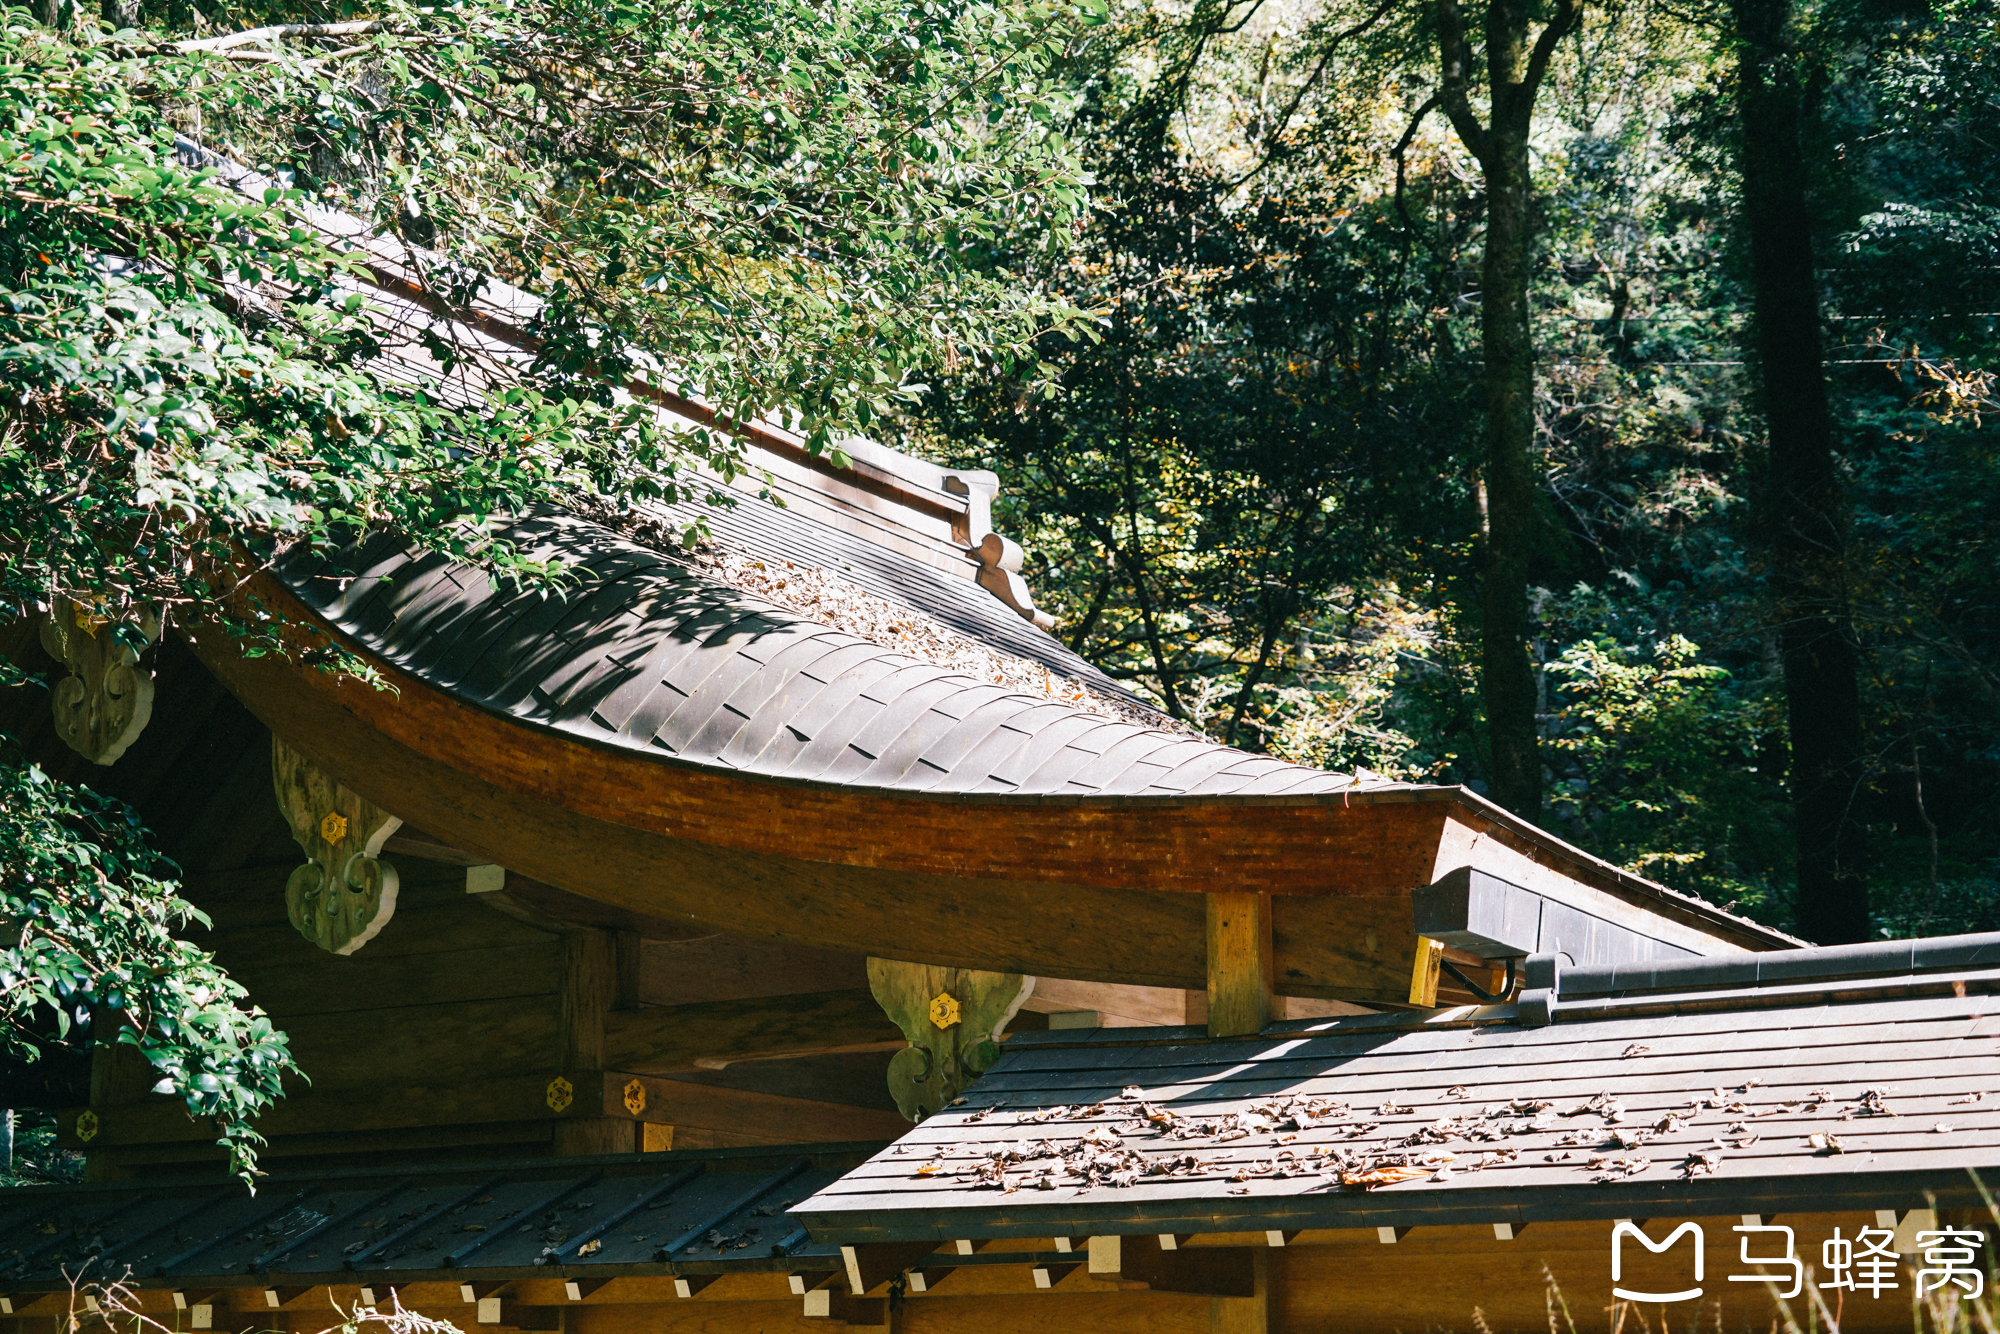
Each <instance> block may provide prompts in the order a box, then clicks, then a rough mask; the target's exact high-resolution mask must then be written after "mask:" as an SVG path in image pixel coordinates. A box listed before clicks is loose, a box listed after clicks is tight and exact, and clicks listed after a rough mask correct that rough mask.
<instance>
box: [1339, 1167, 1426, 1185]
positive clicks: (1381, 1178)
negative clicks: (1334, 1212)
mask: <svg viewBox="0 0 2000 1334" xmlns="http://www.w3.org/2000/svg"><path fill="white" fill-rule="evenodd" d="M1430 1174H1431V1169H1430V1168H1428V1167H1376V1168H1371V1169H1369V1170H1368V1171H1364V1172H1342V1173H1341V1174H1340V1184H1341V1185H1343V1186H1359V1187H1360V1188H1361V1189H1363V1190H1373V1189H1375V1188H1376V1187H1377V1186H1393V1185H1395V1184H1396V1183H1397V1182H1398V1181H1414V1180H1416V1179H1417V1178H1418V1177H1427V1176H1429V1175H1430Z"/></svg>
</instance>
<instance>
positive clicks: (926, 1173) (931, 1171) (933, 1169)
mask: <svg viewBox="0 0 2000 1334" xmlns="http://www.w3.org/2000/svg"><path fill="white" fill-rule="evenodd" d="M943 1166H944V1164H943V1163H925V1164H924V1165H923V1166H922V1167H919V1168H918V1169H917V1175H918V1176H920V1177H934V1176H936V1175H937V1174H938V1169H939V1168H940V1167H943Z"/></svg>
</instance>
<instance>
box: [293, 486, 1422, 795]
mask: <svg viewBox="0 0 2000 1334" xmlns="http://www.w3.org/2000/svg"><path fill="white" fill-rule="evenodd" d="M505 532H506V535H507V536H508V537H510V538H511V539H512V540H514V541H516V542H518V543H519V544H520V545H521V546H522V547H523V549H524V550H525V551H527V552H528V553H530V554H533V555H535V556H537V557H540V558H559V559H561V560H562V561H564V563H565V564H567V565H570V566H572V567H574V568H576V569H577V570H578V571H579V573H580V575H581V576H582V578H583V580H584V582H582V583H581V584H580V585H579V586H578V587H577V588H575V589H574V590H573V591H569V592H566V593H549V592H543V591H526V592H524V591H520V590H516V589H512V588H508V587H505V586H503V585H501V584H499V583H498V582H496V581H495V580H493V579H491V578H489V577H488V576H487V575H486V574H484V573H483V572H481V571H479V570H477V569H473V568H470V567H468V566H464V565H459V564H454V563H453V562H451V561H449V560H447V559H445V558H442V557H438V556H434V555H428V554H424V553H419V552H415V551H413V550H412V549H410V548H409V547H408V546H407V545H406V544H405V542H404V541H403V540H402V539H400V538H398V537H396V536H394V535H384V536H381V537H378V538H376V539H374V540H371V541H369V542H367V543H365V544H364V545H362V546H361V547H359V548H358V549H351V550H350V551H348V552H346V553H343V557H342V558H340V559H338V560H337V561H327V560H323V559H321V558H318V557H306V558H302V559H300V560H298V561H295V562H292V563H290V564H287V565H285V566H284V567H283V568H282V569H281V571H280V574H281V577H283V578H284V579H285V581H286V582H287V584H288V585H290V586H291V587H292V588H294V589H295V590H296V591H297V592H298V593H299V595H300V596H301V597H302V598H303V599H304V600H305V601H306V602H307V604H308V605H310V606H311V607H312V608H313V609H314V610H315V611H317V612H318V613H319V614H320V615H322V616H323V617H325V618H326V620H327V621H328V622H329V623H330V624H331V625H332V626H333V627H334V628H335V629H337V630H338V631H340V632H341V633H342V634H343V635H344V636H346V637H347V638H348V639H349V640H350V641H352V642H353V643H354V644H356V645H357V646H359V647H360V648H362V649H363V650H365V651H366V652H368V653H370V654H372V655H374V656H376V657H378V658H380V659H381V660H383V661H386V662H388V663H390V664H392V665H394V666H396V667H399V668H402V669H404V670H406V671H409V672H410V673H412V674H414V675H416V676H419V677H421V678H423V679H424V680H426V681H427V682H429V683H430V684H432V685H433V686H434V687H436V688H438V689H441V690H444V691H446V692H447V693H450V694H452V695H454V696H457V697H459V698H461V699H464V700H466V701H467V702H470V703H473V704H475V705H478V706H480V707H482V708H485V709H488V710H491V711H493V712H496V713H501V714H505V715H508V716H511V717H514V718H517V719H519V720H521V721H523V722H526V723H529V724H532V725H535V726H540V727H546V728H551V729H554V730H556V731H560V732H564V733H568V734H571V735H574V736H579V737H583V738H587V739H589V740H592V741H596V742H600V743H604V744H609V745H614V746H619V747H623V748H628V749H632V750H637V751H640V752H645V753H649V754H651V755H653V756H656V757H659V758H662V759H672V760H677V761H684V762H690V763H694V764H699V765H703V766H710V767H719V768H723V769H727V770H732V771H736V772H741V773H747V774H757V775H763V776H768V777H782V778H789V779H798V780H805V781H817V782H826V783H838V784H845V785H853V786H860V787H871V788H878V789H883V790H895V791H907V792H936V793H945V792H958V793H994V794H1014V795H1034V796H1052V795H1067V796H1077V795H1112V796H1186V795H1230V796H1301V795H1310V794H1324V793H1337V792H1343V791H1349V790H1360V789H1362V788H1363V787H1366V788H1369V789H1370V790H1374V789H1381V788H1396V787H1404V786H1408V785H1404V784H1392V783H1386V782H1375V783H1369V784H1363V783H1360V782H1358V781H1357V780H1356V779H1355V778H1353V777H1351V776H1349V775H1344V774H1334V773H1328V772H1326V771H1323V770H1319V769H1311V768H1307V767H1305V766H1303V765H1297V764H1288V763H1285V762H1284V761H1281V760H1276V759H1272V758H1271V757H1269V756H1264V755H1253V754H1250V753H1248V752H1245V751H1240V750H1235V749H1232V748H1230V747H1227V746H1222V745H1218V744H1216V743H1215V742H1211V741H1207V740H1202V739H1197V738H1191V737H1189V736H1188V735H1187V734H1185V733H1182V732H1169V731H1166V730H1164V729H1160V728H1152V727H1147V726H1143V725H1140V724H1137V723H1133V722H1127V721H1121V720H1114V719H1107V718H1104V717H1101V716H1098V715H1095V714H1092V713H1088V712H1085V711H1083V710H1082V709H1079V708H1076V707H1074V706H1072V705H1067V704H1062V703H1059V702H1055V701H1051V700H1050V699H1048V698H1045V697H1041V696H1031V695H1027V694H1024V693H1021V692H1018V691H1010V690H1007V689H1004V688H1002V687H999V686H995V685H991V684H988V683H985V682H981V681H977V680H974V679H973V678H971V677H968V676H965V675H962V674H959V673H955V672H952V671H948V670H945V669H942V668H938V667H933V666H930V665H929V664H927V663H922V662H919V661H917V660H915V659H913V658H911V657H909V656H907V655H905V654H901V653H896V652H893V651H890V650H887V649H883V648H879V647H877V646H876V645H874V644H872V643H869V642H867V641H865V640H862V639H859V638H857V637H855V636H853V635H850V634H845V633H843V632H841V631H838V630H835V629H832V628H829V627H827V626H823V625H819V624H816V623H814V622H812V621H809V620H807V619H805V618H804V617H802V616H799V615H798V614H796V613H794V612H791V611H788V610H785V609H784V608H781V607H778V606H776V605H774V604H772V603H770V602H767V601H765V600H763V599H760V598H757V597H754V596H752V595H750V594H747V593H743V592H741V591H739V590H737V589H735V588H732V587H730V586H728V585H726V584H723V583H720V582H718V581H716V580H714V579H710V578H706V577H704V576H703V575H701V574H699V573H698V572H696V571H694V570H692V569H690V568H688V567H687V566H685V565H683V564H680V563H678V562H675V561H673V560H670V559H668V558H667V557H666V556H664V555H661V554H660V553H657V552H653V551H648V550H645V549H643V548H641V547H638V546H635V545H633V544H631V543H628V542H625V541H623V540H621V539H620V538H618V537H617V536H615V535H614V534H612V533H611V532H609V531H608V530H606V529H604V528H602V527H600V526H599V525H596V524H593V523H590V522H588V521H586V520H583V519H579V518H577V517H575V516H573V515H570V514H566V513H564V512H562V511H559V510H553V509H551V510H542V511H538V512H536V513H534V514H532V515H529V516H526V517H523V518H521V519H519V520H516V521H514V522H513V523H511V524H510V525H508V526H507V528H506V529H505ZM799 540H801V541H803V540H805V539H804V538H800V539H799ZM892 560H893V558H892V557H889V556H887V555H884V556H882V557H881V558H880V560H879V562H878V563H879V564H887V563H889V562H890V561H892ZM914 568H915V567H914V566H913V567H912V571H913V570H914ZM912 571H904V572H903V573H905V574H910V575H911V578H912V584H911V585H906V587H910V586H914V582H915V575H914V573H912ZM967 588H968V589H970V591H971V593H973V594H978V590H977V589H973V588H971V586H970V585H968V586H967ZM932 594H935V596H936V597H937V598H938V599H943V598H944V597H946V596H947V595H948V590H947V582H946V581H945V580H943V579H940V580H939V581H938V587H937V588H936V589H934V590H929V591H928V592H924V593H921V594H920V595H923V596H930V595H932ZM949 595H953V596H955V593H952V594H949ZM980 596H983V595H980ZM988 601H991V599H988ZM993 605H994V607H995V608H996V609H998V611H999V613H1000V614H1001V615H1003V616H1008V615H1011V613H1008V612H1006V609H1005V608H1004V607H1001V605H1000V604H999V603H997V602H994V603H993ZM954 610H955V611H956V612H957V613H959V614H961V615H963V616H964V617H965V618H966V619H967V620H968V621H971V622H972V623H975V624H976V623H978V622H977V621H976V619H975V614H974V610H973V607H972V604H971V601H970V599H969V598H967V599H965V600H964V601H963V602H962V603H961V604H960V605H958V606H957V607H955V608H954ZM1013 623H1014V624H1015V625H1019V626H1023V627H1024V628H1025V622H1021V621H1020V620H1019V619H1018V618H1014V622H1013ZM1042 638H1043V639H1044V640H1045V645H1044V646H1033V645H1029V646H1026V647H1034V648H1037V652H1038V653H1039V655H1040V657H1039V660H1041V661H1044V662H1046V663H1048V664H1050V665H1051V667H1052V668H1054V669H1056V670H1061V671H1064V672H1066V673H1069V674H1075V675H1085V676H1086V677H1087V678H1093V679H1098V680H1101V679H1102V678H1101V676H1099V674H1097V673H1095V672H1094V671H1092V669H1090V668H1089V666H1088V665H1087V664H1085V663H1083V662H1082V661H1081V660H1080V659H1077V658H1075V657H1074V655H1072V654H1069V653H1068V651H1067V650H1065V649H1062V648H1061V646H1060V645H1058V644H1056V643H1055V641H1053V640H1047V639H1046V637H1042ZM1106 684H1109V683H1108V682H1107V683H1106Z"/></svg>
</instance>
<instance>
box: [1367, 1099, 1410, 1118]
mask: <svg viewBox="0 0 2000 1334" xmlns="http://www.w3.org/2000/svg"><path fill="white" fill-rule="evenodd" d="M1409 1114H1410V1108H1408V1107H1404V1106H1401V1105H1399V1104H1398V1103H1397V1102H1396V1100H1395V1099H1394V1098H1390V1099H1389V1100H1388V1101H1386V1102H1384V1103H1383V1104H1382V1105H1381V1106H1380V1107H1377V1108H1376V1109H1375V1115H1377V1116H1408V1115H1409Z"/></svg>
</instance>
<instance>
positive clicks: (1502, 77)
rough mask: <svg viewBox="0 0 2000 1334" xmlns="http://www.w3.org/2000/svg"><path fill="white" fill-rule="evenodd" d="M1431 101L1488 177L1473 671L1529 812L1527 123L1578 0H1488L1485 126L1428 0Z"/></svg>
mask: <svg viewBox="0 0 2000 1334" xmlns="http://www.w3.org/2000/svg"><path fill="white" fill-rule="evenodd" d="M1436 3H1437V28H1438V73H1439V81H1438V92H1437V103H1438V105H1439V106H1441V107H1443V108H1444V112H1445V115H1447V116H1449V117H1450V118H1451V123H1452V128H1453V129H1455V130H1457V131H1458V137H1459V138H1460V139H1462V140H1464V142H1465V146H1466V147H1467V148H1469V149H1471V150H1472V154H1473V156H1474V157H1477V158H1478V159H1479V166H1480V170H1481V172H1482V173H1483V174H1484V176H1485V183H1486V260H1485V273H1484V277H1483V281H1482V285H1481V290H1480V296H1479V319H1480V326H1479V332H1480V342H1481V345H1482V350H1483V351H1484V353H1485V356H1486V375H1485V387H1486V479H1485V481H1486V568H1485V570H1484V572H1483V578H1484V584H1483V587H1482V589H1481V605H1480V611H1481V619H1482V621H1483V625H1482V627H1481V635H1482V642H1481V648H1480V668H1481V671H1480V676H1481V685H1482V689H1483V691H1484V695H1485V704H1486V734H1487V742H1488V749H1489V751H1490V753H1491V757H1492V759H1491V768H1490V772H1491V775H1492V783H1493V786H1492V796H1493V799H1494V800H1495V801H1497V802H1499V803H1500V804H1501V805H1502V806H1505V807H1506V808H1507V809H1508V810H1511V811H1513V812H1514V813H1515V814H1516V815H1522V816H1526V817H1527V818H1528V819H1530V820H1532V819H1535V818H1537V817H1538V816H1539V815H1540V814H1541V810H1542V760H1541V754H1540V728H1539V725H1538V720H1537V718H1536V716H1535V703H1536V690H1535V669H1534V667H1533V666H1532V665H1531V664H1530V663H1529V661H1528V623H1529V615H1528V560H1529V557H1530V556H1531V555H1532V554H1533V552H1534V549H1535V547H1536V546H1537V545H1538V544H1539V543H1540V541H1541V539H1542V535H1543V529H1542V517H1541V505H1540V487H1541V479H1540V476H1539V470H1538V469H1537V467H1536V466H1535V340H1534V333H1533V330H1532V328H1531V327H1530V325H1529V322H1528V284H1529V280H1530V277H1531V276H1532V270H1533V264H1534V257H1535V246H1534V203H1535V191H1534V180H1533V178H1532V177H1531V176H1530V174H1529V170H1528V133H1529V131H1530V129H1531V128H1532V127H1533V124H1534V111H1535V94H1536V93H1537V92H1538V91H1539V90H1540V88H1541V83H1542V79H1543V77H1544V76H1545V75H1546V74H1547V73H1548V68H1549V61H1550V60H1551V59H1552V58H1553V57H1554V55H1555V49H1556V45H1557V44H1558V43H1559V42H1561V41H1562V39H1563V38H1564V37H1565V36H1566V35H1568V33H1569V32H1570V30H1571V29H1573V28H1575V27H1576V25H1577V24H1578V22H1579V21H1580V20H1581V19H1582V17H1583V0H1557V3H1556V5H1555V12H1554V13H1553V15H1551V17H1550V19H1549V21H1548V22H1547V23H1546V24H1545V25H1543V27H1542V30H1541V32H1540V33H1537V34H1535V35H1534V36H1533V39H1532V41H1531V40H1530V32H1531V31H1532V27H1533V24H1532V15H1531V13H1530V3H1529V0H1486V23H1485V37H1486V92H1487V97H1488V102H1489V105H1490V106H1491V108H1492V110H1491V113H1490V115H1491V124H1490V125H1481V124H1480V123H1479V117H1478V115H1477V114H1476V113H1475V112H1474V110H1473V107H1472V99H1471V96H1470V88H1471V81H1472V74H1471V68H1472V52H1471V47H1470V44H1469V43H1468V42H1467V41H1466V33H1465V22H1464V19H1463V17H1462V16H1461V14H1460V12H1459V0H1436Z"/></svg>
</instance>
